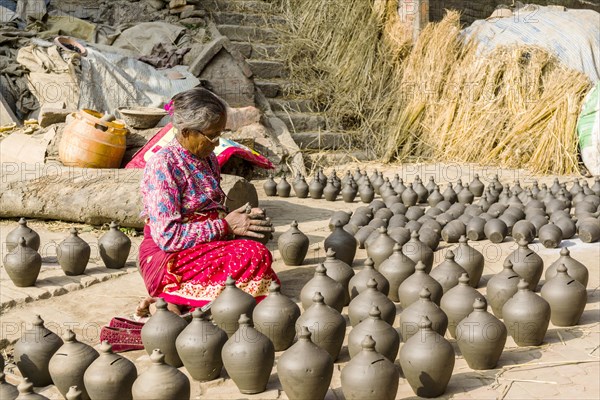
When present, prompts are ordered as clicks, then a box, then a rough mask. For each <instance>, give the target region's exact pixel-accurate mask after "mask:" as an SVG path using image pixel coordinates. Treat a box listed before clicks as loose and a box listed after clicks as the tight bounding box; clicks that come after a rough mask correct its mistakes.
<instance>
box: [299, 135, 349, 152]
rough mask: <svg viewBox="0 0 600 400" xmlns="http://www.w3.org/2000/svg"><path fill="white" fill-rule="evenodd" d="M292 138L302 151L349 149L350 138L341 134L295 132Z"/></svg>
mask: <svg viewBox="0 0 600 400" xmlns="http://www.w3.org/2000/svg"><path fill="white" fill-rule="evenodd" d="M291 135H292V138H293V139H294V141H295V142H296V144H297V145H298V147H300V148H301V149H302V150H343V149H350V148H351V147H350V146H351V140H350V137H349V136H348V135H346V134H343V133H335V132H328V131H321V132H295V133H292V134H291Z"/></svg>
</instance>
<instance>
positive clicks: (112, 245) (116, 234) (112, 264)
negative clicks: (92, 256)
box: [98, 221, 131, 269]
mask: <svg viewBox="0 0 600 400" xmlns="http://www.w3.org/2000/svg"><path fill="white" fill-rule="evenodd" d="M98 247H99V250H100V257H102V261H103V262H104V265H106V268H112V269H119V268H123V267H124V266H125V263H126V262H127V257H128V256H129V251H130V250H131V240H130V239H129V238H128V237H127V235H125V234H124V233H123V232H121V231H120V230H119V224H117V223H116V222H115V221H112V222H111V223H110V230H109V231H108V232H107V233H105V234H104V235H102V237H101V238H100V239H98Z"/></svg>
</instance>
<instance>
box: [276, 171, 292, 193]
mask: <svg viewBox="0 0 600 400" xmlns="http://www.w3.org/2000/svg"><path fill="white" fill-rule="evenodd" d="M276 189H277V196H279V197H290V192H291V190H292V186H291V185H290V184H289V183H288V181H287V179H286V178H285V175H283V176H282V177H281V180H280V181H279V183H278V184H277V186H276Z"/></svg>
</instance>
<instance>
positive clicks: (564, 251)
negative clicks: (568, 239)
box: [560, 247, 571, 256]
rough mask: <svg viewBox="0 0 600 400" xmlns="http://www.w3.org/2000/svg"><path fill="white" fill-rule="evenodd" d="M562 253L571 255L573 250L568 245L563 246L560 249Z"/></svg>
mask: <svg viewBox="0 0 600 400" xmlns="http://www.w3.org/2000/svg"><path fill="white" fill-rule="evenodd" d="M560 255H561V256H569V255H571V251H570V250H569V248H568V247H563V248H562V249H560Z"/></svg>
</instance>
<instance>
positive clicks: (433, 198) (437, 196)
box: [427, 185, 444, 207]
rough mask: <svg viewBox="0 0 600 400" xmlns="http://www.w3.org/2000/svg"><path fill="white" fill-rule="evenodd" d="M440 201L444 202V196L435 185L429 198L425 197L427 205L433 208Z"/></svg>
mask: <svg viewBox="0 0 600 400" xmlns="http://www.w3.org/2000/svg"><path fill="white" fill-rule="evenodd" d="M442 201H444V196H442V194H441V193H440V189H439V186H437V185H436V188H435V189H434V190H433V192H431V194H429V197H427V204H429V205H430V206H431V207H435V206H436V205H438V204H439V203H440V202H442Z"/></svg>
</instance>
